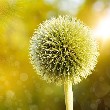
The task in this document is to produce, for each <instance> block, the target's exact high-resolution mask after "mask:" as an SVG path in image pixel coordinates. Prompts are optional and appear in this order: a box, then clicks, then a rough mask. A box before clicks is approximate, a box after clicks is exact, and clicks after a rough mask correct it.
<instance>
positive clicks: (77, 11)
mask: <svg viewBox="0 0 110 110" xmlns="http://www.w3.org/2000/svg"><path fill="white" fill-rule="evenodd" d="M58 15H71V16H73V17H77V18H78V19H80V20H82V21H83V22H84V23H85V24H86V25H88V26H89V27H90V28H92V29H93V31H94V34H95V36H96V38H97V40H98V42H99V51H100V56H99V58H98V64H97V66H96V68H95V70H94V71H93V74H92V75H90V76H89V77H88V78H87V79H86V80H83V81H82V82H81V83H80V84H78V85H75V86H73V93H74V110H110V0H0V110H65V109H66V108H65V100H64V92H63V86H56V85H54V84H47V83H46V81H43V80H42V79H40V78H39V76H38V75H37V74H36V72H35V71H34V70H33V68H32V65H31V64H30V61H29V56H28V55H29V40H30V38H31V36H32V35H33V32H34V29H36V28H37V27H38V25H39V23H41V22H42V21H44V20H46V19H49V18H51V17H53V16H54V17H57V16H58Z"/></svg>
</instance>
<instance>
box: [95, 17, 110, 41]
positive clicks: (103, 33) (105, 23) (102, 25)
mask: <svg viewBox="0 0 110 110" xmlns="http://www.w3.org/2000/svg"><path fill="white" fill-rule="evenodd" d="M94 32H95V36H96V37H97V38H101V39H102V40H107V39H108V38H110V16H106V17H104V18H103V19H102V20H101V21H100V22H99V24H98V25H97V26H96V28H95V30H94Z"/></svg>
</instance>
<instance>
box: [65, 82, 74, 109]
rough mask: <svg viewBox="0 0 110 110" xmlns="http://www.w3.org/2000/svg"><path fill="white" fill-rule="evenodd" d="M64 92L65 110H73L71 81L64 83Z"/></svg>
mask: <svg viewBox="0 0 110 110" xmlns="http://www.w3.org/2000/svg"><path fill="white" fill-rule="evenodd" d="M64 92H65V104H66V110H73V91H72V82H71V81H66V82H65V83H64Z"/></svg>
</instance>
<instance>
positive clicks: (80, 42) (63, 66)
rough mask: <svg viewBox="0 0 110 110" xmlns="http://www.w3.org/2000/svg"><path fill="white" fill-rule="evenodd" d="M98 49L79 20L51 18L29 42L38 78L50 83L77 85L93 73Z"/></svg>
mask: <svg viewBox="0 0 110 110" xmlns="http://www.w3.org/2000/svg"><path fill="white" fill-rule="evenodd" d="M98 55H99V53H98V45H97V42H96V40H95V38H94V36H93V34H92V32H91V30H90V29H89V28H88V27H87V26H85V25H84V24H83V23H82V22H81V21H80V20H77V19H76V18H73V17H70V16H59V17H58V18H51V19H50V20H46V21H45V22H43V23H42V24H40V25H39V27H38V29H37V30H36V31H35V33H34V35H33V37H32V39H31V41H30V59H31V63H32V65H33V67H34V69H35V70H36V71H37V74H39V75H41V76H42V78H43V79H45V80H47V81H49V82H55V83H60V84H61V83H63V82H65V81H67V80H71V81H72V82H73V84H77V83H78V82H80V81H81V80H82V79H83V78H86V77H87V76H88V75H89V74H91V71H92V70H93V69H94V67H95V65H96V63H97V57H98Z"/></svg>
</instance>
